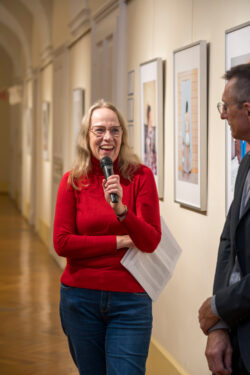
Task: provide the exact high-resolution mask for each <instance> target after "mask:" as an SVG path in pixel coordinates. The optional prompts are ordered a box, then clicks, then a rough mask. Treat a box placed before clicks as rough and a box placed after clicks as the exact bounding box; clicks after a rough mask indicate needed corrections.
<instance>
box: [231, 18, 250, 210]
mask: <svg viewBox="0 0 250 375" xmlns="http://www.w3.org/2000/svg"><path fill="white" fill-rule="evenodd" d="M225 44H226V61H225V67H226V71H227V70H229V69H230V68H231V67H233V66H235V65H239V64H244V63H246V62H250V22H246V23H244V24H241V25H239V26H236V27H234V28H231V29H229V30H226V31H225ZM226 125H227V126H226V140H225V141H226V166H225V170H226V181H225V182H226V194H225V195H226V199H225V200H226V202H225V207H226V215H227V213H228V210H229V208H230V205H231V202H232V200H233V195H234V185H235V180H236V175H237V172H238V168H239V165H240V162H241V160H242V158H243V157H244V155H245V153H246V152H247V151H249V150H250V145H249V144H248V143H247V142H246V141H240V140H235V139H233V138H232V135H231V131H230V127H229V126H228V123H227V121H226Z"/></svg>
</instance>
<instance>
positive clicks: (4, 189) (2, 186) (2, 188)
mask: <svg viewBox="0 0 250 375" xmlns="http://www.w3.org/2000/svg"><path fill="white" fill-rule="evenodd" d="M8 191H9V184H8V182H7V181H0V193H8Z"/></svg>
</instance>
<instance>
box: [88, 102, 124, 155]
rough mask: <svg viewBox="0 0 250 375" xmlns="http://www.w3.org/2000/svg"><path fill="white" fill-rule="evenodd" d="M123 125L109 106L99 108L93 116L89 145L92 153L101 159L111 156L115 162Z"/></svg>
mask: <svg viewBox="0 0 250 375" xmlns="http://www.w3.org/2000/svg"><path fill="white" fill-rule="evenodd" d="M121 142H122V127H121V125H120V123H119V120H118V117H117V115H116V113H115V112H113V111H112V110H111V109H109V108H105V107H103V108H97V109H95V110H94V111H93V113H92V116H91V122H90V128H89V147H90V150H91V152H92V155H93V156H94V157H95V158H96V159H98V160H101V159H102V158H103V157H104V156H109V157H110V159H111V160H112V161H113V162H114V161H115V160H116V159H117V157H118V155H119V152H120V148H121Z"/></svg>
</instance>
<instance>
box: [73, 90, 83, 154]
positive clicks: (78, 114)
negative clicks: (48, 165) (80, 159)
mask: <svg viewBox="0 0 250 375" xmlns="http://www.w3.org/2000/svg"><path fill="white" fill-rule="evenodd" d="M72 108H73V156H74V158H75V155H76V142H77V136H78V133H79V130H80V126H81V122H82V118H83V116H84V113H85V91H84V89H82V88H80V87H78V88H75V89H74V90H73V107H72Z"/></svg>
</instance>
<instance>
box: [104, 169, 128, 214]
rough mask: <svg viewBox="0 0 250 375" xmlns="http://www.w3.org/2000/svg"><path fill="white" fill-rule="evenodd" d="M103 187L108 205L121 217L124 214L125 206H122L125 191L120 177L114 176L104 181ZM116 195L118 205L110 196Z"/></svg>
mask: <svg viewBox="0 0 250 375" xmlns="http://www.w3.org/2000/svg"><path fill="white" fill-rule="evenodd" d="M102 186H103V190H104V196H105V199H106V201H107V202H108V204H109V205H110V206H111V207H112V208H113V210H114V211H115V214H116V215H120V214H122V213H123V212H124V205H123V204H122V196H123V190H122V186H121V184H120V176H119V175H117V174H113V175H112V176H109V177H108V179H107V180H103V181H102ZM111 193H114V194H116V195H117V197H118V203H113V202H112V201H111V197H110V194H111Z"/></svg>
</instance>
